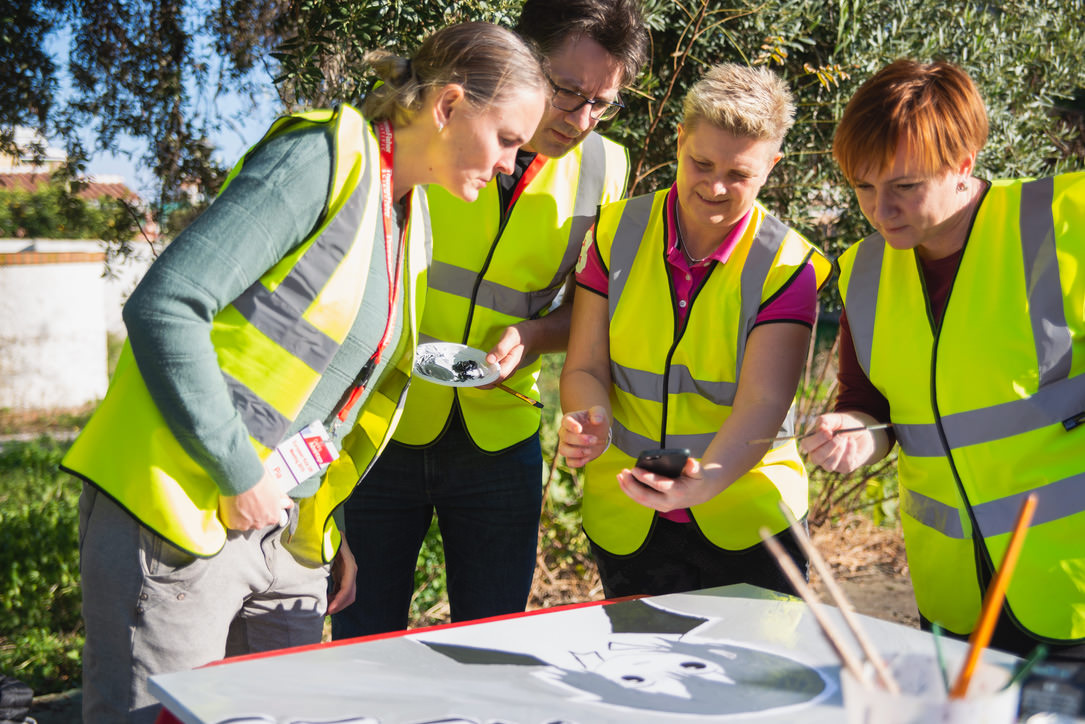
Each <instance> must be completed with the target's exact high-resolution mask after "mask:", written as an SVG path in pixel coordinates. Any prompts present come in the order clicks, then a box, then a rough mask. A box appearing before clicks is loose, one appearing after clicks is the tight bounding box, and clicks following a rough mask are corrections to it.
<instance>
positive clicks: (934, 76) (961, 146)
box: [833, 58, 987, 183]
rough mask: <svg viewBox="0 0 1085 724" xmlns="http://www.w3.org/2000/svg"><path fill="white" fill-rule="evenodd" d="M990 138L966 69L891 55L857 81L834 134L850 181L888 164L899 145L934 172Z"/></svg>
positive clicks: (924, 168)
mask: <svg viewBox="0 0 1085 724" xmlns="http://www.w3.org/2000/svg"><path fill="white" fill-rule="evenodd" d="M985 143H987V109H986V108H984V105H983V99H982V98H981V97H980V93H979V90H978V89H977V88H976V84H975V83H973V82H972V79H971V78H969V77H968V74H967V73H965V72H964V71H963V70H961V69H960V68H958V67H957V66H955V65H953V64H952V63H946V62H942V61H939V62H935V63H920V62H918V61H915V60H909V59H907V58H902V59H900V60H896V61H893V62H892V63H890V64H889V65H887V66H885V67H884V68H882V69H881V70H879V71H878V72H877V73H875V74H874V75H873V76H872V77H871V78H870V79H869V80H867V81H866V82H865V83H863V84H862V85H861V86H859V90H858V91H856V92H855V95H854V96H852V98H851V100H850V101H848V105H847V107H846V108H845V109H844V115H843V116H841V118H840V123H839V124H837V127H836V133H835V134H834V136H833V157H834V158H835V159H836V162H837V163H838V164H839V165H840V170H841V171H843V172H844V177H845V178H847V179H848V182H849V183H854V182H855V179H856V177H857V176H858V175H859V174H861V173H868V172H875V173H877V172H881V171H884V170H885V169H887V168H889V166H890V164H892V163H893V158H894V157H895V156H896V153H897V146H899V145H900V144H905V145H906V146H908V147H909V148H911V149H912V152H913V153H914V154H915V155H916V157H917V158H918V159H919V166H920V167H919V171H920V172H922V173H925V174H929V175H931V176H936V175H938V174H940V173H942V172H944V171H947V170H949V169H950V168H953V167H955V166H956V165H957V164H958V163H959V162H960V161H961V159H963V158H964V157H966V156H968V155H970V154H972V153H976V152H978V151H979V150H980V149H981V148H983V146H984V144H985Z"/></svg>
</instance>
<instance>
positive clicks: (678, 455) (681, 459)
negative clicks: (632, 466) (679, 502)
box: [637, 447, 689, 478]
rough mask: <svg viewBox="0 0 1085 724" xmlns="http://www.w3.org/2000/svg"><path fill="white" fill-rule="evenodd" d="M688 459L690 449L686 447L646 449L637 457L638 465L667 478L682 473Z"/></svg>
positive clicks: (675, 476)
mask: <svg viewBox="0 0 1085 724" xmlns="http://www.w3.org/2000/svg"><path fill="white" fill-rule="evenodd" d="M687 460H689V450H688V449H686V448H684V447H683V448H662V449H659V450H644V451H643V452H641V454H640V455H639V456H638V457H637V467H638V468H640V469H642V470H647V471H648V472H650V473H655V474H656V475H662V476H663V477H665V478H677V477H679V476H680V475H681V474H682V468H684V467H686V461H687Z"/></svg>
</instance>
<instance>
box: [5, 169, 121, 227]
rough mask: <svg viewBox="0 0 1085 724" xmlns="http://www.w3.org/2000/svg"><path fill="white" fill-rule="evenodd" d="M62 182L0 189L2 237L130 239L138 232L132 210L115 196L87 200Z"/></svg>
mask: <svg viewBox="0 0 1085 724" xmlns="http://www.w3.org/2000/svg"><path fill="white" fill-rule="evenodd" d="M71 191H72V190H70V189H68V188H67V187H65V186H64V185H62V184H59V183H50V184H48V185H46V186H43V187H41V188H39V189H37V190H35V191H0V237H5V236H6V237H16V236H26V237H30V238H39V239H108V240H114V239H127V238H130V237H131V236H132V234H133V233H134V232H135V224H134V223H133V221H132V217H131V215H130V213H129V211H128V210H127V209H126V208H125V207H124V205H123V204H122V203H121V202H120V201H117V200H116V199H113V198H110V197H108V196H103V197H101V198H99V199H96V200H94V201H87V200H85V199H83V198H80V197H78V196H75V195H73V194H72V193H71Z"/></svg>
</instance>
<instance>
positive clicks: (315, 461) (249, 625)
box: [63, 23, 549, 722]
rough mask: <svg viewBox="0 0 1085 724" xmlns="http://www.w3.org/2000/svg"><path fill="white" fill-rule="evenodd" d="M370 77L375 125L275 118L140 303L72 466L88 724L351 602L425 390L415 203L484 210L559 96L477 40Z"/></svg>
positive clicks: (349, 117)
mask: <svg viewBox="0 0 1085 724" xmlns="http://www.w3.org/2000/svg"><path fill="white" fill-rule="evenodd" d="M369 59H370V61H371V62H372V63H373V65H374V68H375V69H376V70H377V72H378V73H379V74H380V75H381V76H382V78H383V80H384V84H383V85H382V86H381V87H380V88H379V89H378V90H376V91H375V92H374V93H371V94H370V96H369V97H368V98H367V99H366V104H365V108H364V112H363V113H359V112H358V111H356V110H354V109H353V108H351V107H350V106H341V107H339V108H337V109H334V110H323V111H311V112H307V113H299V114H296V115H292V116H288V117H285V118H281V119H279V120H277V121H276V122H275V123H274V124H273V125H272V127H271V129H270V130H269V131H268V132H267V134H266V135H265V136H264V138H263V139H262V140H261V141H260V142H259V143H257V144H256V145H255V146H254V147H253V148H252V149H251V150H250V151H249V152H248V153H246V154H245V156H244V158H243V159H242V160H241V161H240V162H239V163H238V164H237V166H236V167H235V168H234V170H233V171H232V172H231V174H230V176H229V177H228V179H227V182H226V185H225V187H224V188H223V190H222V191H221V193H220V194H219V196H218V198H217V199H216V200H215V202H214V203H213V204H212V205H211V206H210V208H209V209H208V210H207V211H205V212H204V213H203V214H202V215H201V216H200V217H199V218H198V219H196V220H195V221H194V222H193V223H192V224H191V225H190V226H189V227H188V228H187V229H185V230H184V231H183V232H182V233H181V234H180V235H179V236H178V237H177V238H176V239H175V240H174V241H173V242H172V243H171V244H170V245H169V246H168V247H167V248H166V250H165V251H164V252H163V253H162V255H161V256H160V257H159V258H158V260H157V261H156V262H155V263H154V264H153V265H152V266H151V268H150V270H149V271H148V272H147V275H146V276H145V277H144V279H143V280H142V282H141V283H140V285H139V287H138V288H137V289H136V290H135V292H134V293H133V294H132V296H131V298H130V299H129V301H128V303H127V305H126V306H125V309H124V319H125V323H126V324H127V327H128V333H129V341H128V344H126V346H125V349H124V351H123V352H122V355H121V359H120V362H119V363H118V366H117V371H116V373H115V375H114V377H113V380H112V382H111V383H110V389H109V393H108V394H107V396H106V399H105V400H104V401H103V402H102V404H101V405H100V406H99V408H98V410H97V411H96V412H95V414H94V416H93V417H92V419H91V420H90V422H89V423H88V424H87V427H86V428H85V430H84V431H83V433H82V434H81V435H80V437H79V439H77V440H76V441H75V444H74V445H73V446H72V448H71V450H70V451H69V453H68V454H67V456H66V457H65V459H64V462H63V465H64V467H65V469H67V470H69V471H70V472H72V473H73V474H75V475H77V476H79V477H80V478H82V479H83V481H84V486H83V495H82V498H81V500H80V553H81V558H80V566H81V573H82V588H83V616H84V620H85V622H86V645H85V648H84V652H83V667H84V676H83V710H84V719H85V720H86V721H87V722H119V721H152V720H153V719H154V717H155V715H156V710H157V706H156V705H155V701H154V699H153V697H152V696H151V695H150V694H149V693H148V692H147V690H146V679H147V677H149V676H151V675H154V674H157V673H165V672H170V671H177V670H183V669H188V668H192V667H196V666H200V665H203V664H206V663H208V662H210V661H214V660H216V659H220V658H222V657H223V656H231V655H235V654H244V653H253V652H261V651H267V650H270V649H276V648H282V647H285V646H297V645H302V644H315V643H318V642H319V641H320V638H321V633H322V629H323V622H324V616H325V614H326V613H328V612H330V611H334V610H336V609H338V608H341V607H343V606H345V605H347V604H348V603H350V601H351V600H352V599H353V596H354V578H355V576H354V572H355V564H354V559H353V558H352V557H351V555H350V551H349V550H348V549H347V547H346V546H345V545H340V541H341V533H340V530H339V527H338V526H337V525H336V523H335V521H334V519H333V513H334V512H335V511H336V509H337V508H338V507H339V506H340V505H341V504H342V502H343V501H344V500H345V499H346V498H347V497H348V496H349V495H350V492H351V491H352V490H353V488H354V486H355V485H356V484H357V483H358V481H359V480H360V479H361V478H362V477H363V476H364V475H365V473H366V472H367V471H368V469H369V467H370V466H371V465H372V462H373V460H374V459H375V458H376V456H377V455H379V454H380V451H381V450H382V449H383V447H384V446H385V444H386V443H387V441H388V439H389V437H390V436H391V430H392V429H393V428H394V426H395V423H396V420H397V419H398V417H399V414H400V411H401V406H402V400H403V397H404V393H405V390H406V386H407V383H408V381H409V379H410V375H411V369H412V360H413V356H414V349H415V344H416V342H417V336H418V334H417V332H418V330H417V319H418V314H419V311H418V310H419V309H420V308H421V305H422V302H423V299H424V296H425V269H426V265H427V263H428V259H429V245H430V228H429V218H428V211H427V206H426V200H425V191H424V189H423V188H422V187H423V186H424V185H426V184H439V185H441V186H443V187H444V188H446V189H448V191H449V192H451V193H453V194H455V195H457V196H459V197H460V198H463V199H465V200H472V199H474V198H475V197H476V196H477V195H478V191H479V189H480V188H482V187H483V186H484V185H485V184H486V183H487V182H489V181H490V179H491V178H492V177H493V176H494V175H495V174H497V173H499V172H508V171H510V170H511V168H512V163H513V159H514V157H515V154H516V149H517V148H518V147H519V146H520V145H521V144H522V143H524V142H526V141H527V140H528V139H530V138H531V136H532V134H533V132H534V130H535V127H536V125H537V124H538V122H539V119H540V117H541V116H542V111H543V108H544V105H545V103H546V99H547V96H546V93H547V92H548V89H549V85H548V83H547V81H546V77H545V76H544V75H543V73H542V71H541V69H540V67H539V64H538V61H537V59H536V57H535V54H534V53H533V52H532V51H531V50H530V49H529V48H528V47H527V46H525V45H524V44H523V42H521V41H520V39H519V38H518V37H517V36H516V35H515V34H514V33H512V32H510V31H508V30H504V29H501V28H499V27H497V26H493V25H489V24H484V23H467V24H462V25H456V26H452V27H449V28H446V29H444V30H440V31H438V32H436V33H434V34H433V35H431V36H430V37H429V38H428V39H427V40H426V41H425V42H424V43H423V44H422V45H421V47H420V48H419V49H418V51H417V52H416V53H415V54H414V55H413V56H412V57H411V58H410V59H407V58H397V57H395V56H392V55H389V54H387V53H374V54H371V55H370V56H369ZM332 561H334V566H333V565H332ZM330 569H331V570H333V572H334V573H335V578H336V582H337V585H336V588H335V590H334V591H333V593H332V594H331V599H330V601H329V600H328V595H327V582H326V579H327V576H328V573H329V570H330Z"/></svg>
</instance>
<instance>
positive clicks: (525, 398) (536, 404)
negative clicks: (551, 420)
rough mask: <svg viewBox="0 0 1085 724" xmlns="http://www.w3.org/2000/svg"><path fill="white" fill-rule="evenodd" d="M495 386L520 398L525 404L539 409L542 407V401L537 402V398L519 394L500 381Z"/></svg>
mask: <svg viewBox="0 0 1085 724" xmlns="http://www.w3.org/2000/svg"><path fill="white" fill-rule="evenodd" d="M496 387H497V388H498V389H499V390H504V391H505V392H507V393H509V394H510V395H512V396H513V397H518V398H520V399H521V400H523V401H524V402H526V403H527V404H529V405H531V406H532V407H537V408H539V409H540V410H541V409H542V408H543V403H541V402H539V401H538V400H533V399H531V398H530V397H528V396H527V395H521V394H520V393H519V392H517V391H516V390H514V389H512V388H511V387H508V386H507V385H504V384H502V383H501V382H498V383H497V385H496Z"/></svg>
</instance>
